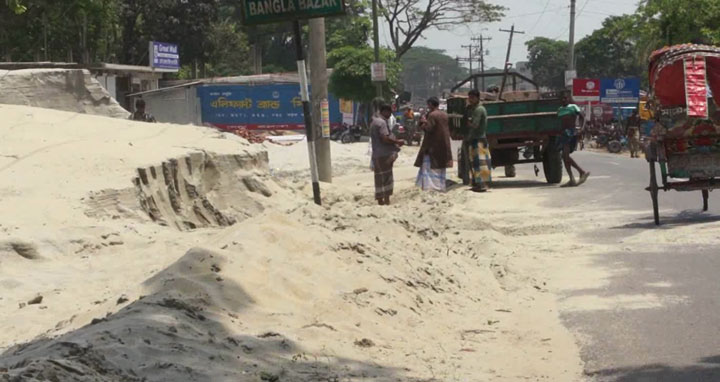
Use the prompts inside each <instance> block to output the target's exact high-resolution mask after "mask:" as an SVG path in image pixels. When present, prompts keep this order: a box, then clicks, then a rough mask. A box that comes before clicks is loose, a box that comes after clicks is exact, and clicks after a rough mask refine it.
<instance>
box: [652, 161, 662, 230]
mask: <svg viewBox="0 0 720 382" xmlns="http://www.w3.org/2000/svg"><path fill="white" fill-rule="evenodd" d="M650 197H651V198H652V204H653V217H654V218H655V225H660V207H659V206H658V185H657V174H656V173H655V161H654V160H651V161H650Z"/></svg>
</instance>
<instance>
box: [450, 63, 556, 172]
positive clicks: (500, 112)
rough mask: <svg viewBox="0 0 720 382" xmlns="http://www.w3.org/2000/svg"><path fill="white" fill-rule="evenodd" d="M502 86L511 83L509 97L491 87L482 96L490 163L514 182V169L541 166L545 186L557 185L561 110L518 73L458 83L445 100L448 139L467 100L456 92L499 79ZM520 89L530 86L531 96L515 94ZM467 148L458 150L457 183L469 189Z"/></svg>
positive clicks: (550, 95)
mask: <svg viewBox="0 0 720 382" xmlns="http://www.w3.org/2000/svg"><path fill="white" fill-rule="evenodd" d="M501 76H507V77H506V78H503V83H505V81H506V80H507V78H510V79H511V83H512V88H513V91H512V92H506V93H504V94H503V92H502V91H500V90H499V89H497V87H495V92H490V93H488V92H481V104H482V105H483V106H484V107H485V109H486V110H487V113H488V129H487V139H488V143H489V146H490V155H491V157H492V167H493V168H499V167H504V169H505V175H506V176H507V177H515V165H518V164H526V163H542V168H543V172H544V175H545V180H546V181H547V183H549V184H557V183H560V182H562V178H563V163H562V155H561V152H560V150H559V147H557V143H556V142H557V139H558V137H559V136H560V134H561V133H562V125H561V123H560V119H559V118H558V117H557V110H558V109H559V108H560V107H561V106H563V102H562V97H561V93H559V92H545V93H543V92H541V91H540V88H539V86H538V85H537V84H536V83H535V82H534V81H532V80H531V79H529V78H527V77H525V76H523V75H522V74H520V73H516V72H510V73H489V74H474V75H472V76H470V77H468V78H467V79H466V80H464V81H462V82H460V83H458V84H457V85H456V86H455V87H453V88H452V90H451V95H450V96H449V97H447V105H448V106H447V107H448V114H449V116H450V129H451V134H452V135H453V136H454V137H455V138H462V137H461V136H460V135H459V131H460V127H461V123H462V118H463V115H464V113H465V109H466V107H467V96H466V95H459V94H455V92H456V91H457V90H458V89H459V88H461V87H462V86H464V85H465V84H467V83H469V82H470V83H474V84H476V85H475V86H476V87H477V83H478V80H483V81H482V82H483V83H484V82H485V80H486V79H487V78H492V77H501ZM519 84H526V86H527V85H530V87H531V88H532V90H517V88H518V85H519ZM465 146H466V145H462V147H461V148H460V149H459V150H458V151H459V152H458V177H459V178H460V179H462V181H463V184H470V179H471V176H470V168H471V166H470V159H469V156H468V152H467V148H466V147H465Z"/></svg>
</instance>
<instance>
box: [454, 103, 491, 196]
mask: <svg viewBox="0 0 720 382" xmlns="http://www.w3.org/2000/svg"><path fill="white" fill-rule="evenodd" d="M461 126H462V130H463V136H464V139H463V145H464V146H465V148H466V150H467V153H468V156H469V159H470V170H471V173H472V184H473V186H472V191H475V192H485V191H487V190H488V186H489V185H490V182H491V181H492V163H491V158H490V146H489V144H488V140H487V110H485V108H484V107H483V106H482V105H480V92H479V91H478V90H477V89H473V90H470V92H469V93H468V106H467V108H466V109H465V115H464V116H463V120H462V124H461Z"/></svg>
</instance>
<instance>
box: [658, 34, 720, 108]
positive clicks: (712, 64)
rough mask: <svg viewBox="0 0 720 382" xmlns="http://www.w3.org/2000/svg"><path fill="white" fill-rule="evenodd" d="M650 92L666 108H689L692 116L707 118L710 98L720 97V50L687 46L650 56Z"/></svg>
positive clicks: (677, 46)
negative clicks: (711, 96) (711, 95)
mask: <svg viewBox="0 0 720 382" xmlns="http://www.w3.org/2000/svg"><path fill="white" fill-rule="evenodd" d="M649 74H650V78H649V79H650V90H651V96H652V97H653V98H654V100H655V102H656V103H657V104H659V105H658V106H660V107H661V108H663V109H666V108H673V107H686V108H687V114H688V116H691V117H705V118H707V115H708V107H707V106H708V105H707V98H708V96H709V95H710V94H720V48H718V47H713V46H707V45H695V44H684V45H675V46H671V47H665V48H663V49H660V50H657V51H655V52H653V53H652V55H651V56H650V68H649Z"/></svg>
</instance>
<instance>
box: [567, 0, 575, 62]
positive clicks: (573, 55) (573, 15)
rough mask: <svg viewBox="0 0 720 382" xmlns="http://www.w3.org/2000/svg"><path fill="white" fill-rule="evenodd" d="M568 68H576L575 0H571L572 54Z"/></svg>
mask: <svg viewBox="0 0 720 382" xmlns="http://www.w3.org/2000/svg"><path fill="white" fill-rule="evenodd" d="M569 56H570V57H569V62H568V70H575V0H570V55H569Z"/></svg>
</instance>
